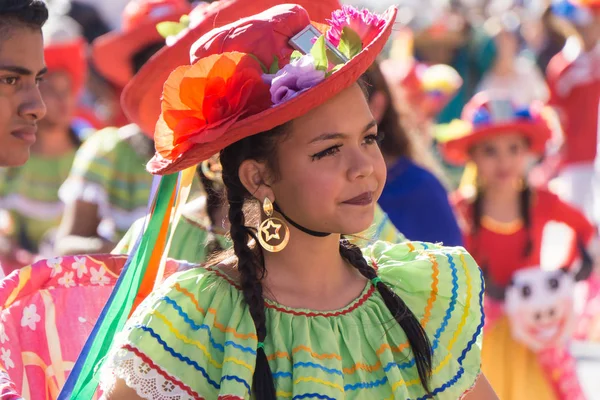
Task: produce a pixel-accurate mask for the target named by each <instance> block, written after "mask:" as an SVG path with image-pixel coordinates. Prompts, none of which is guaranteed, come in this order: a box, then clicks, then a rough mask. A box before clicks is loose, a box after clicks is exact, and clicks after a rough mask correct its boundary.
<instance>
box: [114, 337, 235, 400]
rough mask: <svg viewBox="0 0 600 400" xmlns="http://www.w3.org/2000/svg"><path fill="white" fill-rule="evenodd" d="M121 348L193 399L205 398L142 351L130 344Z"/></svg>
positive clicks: (200, 399)
mask: <svg viewBox="0 0 600 400" xmlns="http://www.w3.org/2000/svg"><path fill="white" fill-rule="evenodd" d="M123 348H124V349H125V350H128V351H130V352H132V353H133V354H135V355H136V356H138V357H139V358H141V359H142V361H144V362H145V363H146V364H148V365H149V366H150V367H151V368H152V369H153V370H155V371H156V372H158V373H159V374H160V376H162V377H163V378H165V379H166V380H168V381H169V382H172V383H173V384H175V385H176V386H178V387H179V388H181V389H183V390H185V392H186V393H187V394H189V395H190V396H191V397H192V398H193V399H194V400H206V399H205V398H204V397H200V396H199V395H198V394H197V393H196V392H194V391H193V390H192V389H191V388H190V387H189V386H187V385H185V384H184V383H183V382H180V381H178V380H177V379H175V378H173V377H172V376H170V375H169V374H167V373H166V372H165V371H163V370H162V369H161V368H160V367H159V366H158V365H156V364H154V362H152V360H151V359H150V358H149V357H148V356H146V355H145V354H144V353H142V352H141V351H139V350H138V349H136V348H135V347H133V346H130V345H125V346H123ZM238 398H239V397H230V399H238ZM219 399H221V397H219Z"/></svg>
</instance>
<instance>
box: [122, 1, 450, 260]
mask: <svg viewBox="0 0 600 400" xmlns="http://www.w3.org/2000/svg"><path fill="white" fill-rule="evenodd" d="M281 3H282V1H281V0H262V1H257V2H244V1H241V2H240V1H230V2H223V3H215V4H214V5H209V4H205V3H202V4H199V5H197V6H196V7H195V8H194V9H193V10H192V11H191V12H190V14H189V16H188V18H187V19H188V20H189V22H188V23H187V24H186V23H184V22H183V21H184V20H185V19H183V20H182V22H180V23H179V24H175V23H167V24H168V25H167V24H163V25H162V26H161V25H159V26H158V28H159V30H160V31H162V32H164V33H165V35H164V36H165V39H166V41H167V43H168V46H167V47H165V48H163V49H162V50H161V51H159V52H158V53H157V54H156V55H155V56H154V57H152V60H150V61H149V62H148V63H147V64H146V65H145V66H144V67H143V68H142V69H141V70H140V72H139V73H138V74H136V75H135V77H134V78H133V79H132V81H131V82H130V84H129V85H128V86H127V87H126V88H125V90H124V92H123V108H124V110H125V112H126V113H127V115H129V117H130V118H131V120H132V121H133V122H134V123H136V124H138V125H139V126H141V127H143V128H144V129H145V130H150V129H154V128H153V127H154V125H155V124H156V119H158V115H160V99H159V96H157V95H156V92H160V91H162V85H163V83H164V81H165V80H166V79H167V78H168V77H169V73H170V71H172V70H174V69H176V68H177V67H178V66H180V65H182V64H185V63H187V61H188V59H189V47H190V45H191V44H192V43H193V42H194V41H195V39H196V38H198V37H200V36H202V35H203V34H205V33H207V32H208V31H209V30H210V29H212V28H213V27H215V26H220V25H223V24H224V22H223V21H233V20H236V19H239V18H240V17H242V16H248V15H253V14H256V13H258V12H260V11H264V10H266V9H268V8H269V7H271V6H274V5H278V4H281ZM299 4H300V5H302V6H303V7H305V9H306V10H307V12H308V13H309V14H310V15H311V18H312V20H313V21H315V22H325V20H326V19H327V18H329V17H330V16H331V13H332V12H333V11H335V10H337V9H338V8H340V4H339V2H338V1H337V0H327V1H323V0H317V1H316V0H302V1H299ZM165 28H170V29H165ZM153 94H154V96H153ZM153 115H155V117H154V118H153V117H152V116H153ZM388 120H389V118H388ZM387 125H389V123H388V124H387ZM220 170H221V166H220V163H219V158H218V155H215V156H214V157H211V159H209V160H205V161H204V162H203V163H202V164H201V166H200V167H198V175H199V177H200V180H201V181H202V183H203V186H204V191H205V193H206V195H205V196H201V197H200V198H198V199H196V200H194V201H192V202H191V203H189V204H186V205H185V207H184V209H183V212H182V215H181V219H180V221H179V224H178V225H177V227H176V230H175V234H174V236H173V244H172V246H171V247H170V249H169V254H168V255H169V257H170V258H173V259H175V260H186V261H189V262H193V263H198V264H202V263H204V262H205V261H206V260H207V259H208V257H209V256H210V254H211V253H212V250H213V249H221V250H222V249H225V248H229V247H230V245H231V242H229V241H228V240H226V239H225V238H224V237H223V235H224V234H225V233H226V232H225V229H226V228H228V226H229V223H228V222H227V220H226V217H227V205H226V204H222V199H223V198H224V197H223V196H224V193H223V181H222V178H221V176H220V175H221V173H220ZM144 220H145V218H141V219H139V220H137V221H136V222H135V223H134V224H133V225H132V227H131V229H130V230H129V231H128V232H127V233H126V234H125V236H124V237H123V239H122V240H121V241H120V242H119V244H118V245H117V247H116V248H115V249H114V250H113V251H112V253H113V254H129V253H130V252H131V251H132V250H133V248H134V246H135V243H136V241H137V239H138V237H139V235H140V233H141V232H142V230H143V226H144ZM457 229H458V228H457ZM377 239H381V240H385V241H388V242H392V243H400V242H402V241H404V240H406V238H405V237H404V235H402V234H401V233H400V232H398V231H397V229H396V228H395V227H394V225H393V224H392V223H391V222H390V219H389V218H388V216H387V214H386V213H385V212H383V210H381V208H379V207H377V209H376V211H375V219H374V222H373V224H372V226H371V227H369V229H368V230H367V231H366V232H362V233H360V234H358V235H356V237H353V238H352V240H353V241H354V242H355V243H370V242H372V241H375V240H377ZM432 241H435V240H432Z"/></svg>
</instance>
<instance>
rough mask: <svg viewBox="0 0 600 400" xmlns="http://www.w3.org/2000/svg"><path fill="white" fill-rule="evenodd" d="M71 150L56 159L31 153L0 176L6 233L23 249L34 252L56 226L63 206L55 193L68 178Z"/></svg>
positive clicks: (0, 197)
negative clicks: (8, 222) (23, 163)
mask: <svg viewBox="0 0 600 400" xmlns="http://www.w3.org/2000/svg"><path fill="white" fill-rule="evenodd" d="M74 158H75V150H72V151H69V152H67V153H65V154H63V155H61V156H59V157H44V156H41V155H37V154H31V157H30V158H29V161H27V163H26V164H25V165H23V166H22V167H17V168H6V169H4V171H3V173H2V174H1V176H0V209H3V210H6V211H8V213H9V215H10V224H9V225H10V227H9V228H8V230H9V232H7V233H8V234H9V235H10V236H11V237H12V238H14V239H15V241H16V242H17V243H18V244H19V245H20V246H21V247H22V248H24V249H26V250H29V251H31V252H34V253H37V252H38V250H39V245H40V242H41V241H42V239H44V236H45V235H46V234H47V233H49V231H51V230H52V229H53V228H56V227H58V225H59V224H60V220H61V217H62V214H63V210H64V204H63V203H62V202H61V201H60V199H59V197H58V190H59V188H60V186H61V185H62V184H63V182H64V181H65V180H66V179H67V177H68V176H69V171H70V170H71V165H72V164H73V159H74Z"/></svg>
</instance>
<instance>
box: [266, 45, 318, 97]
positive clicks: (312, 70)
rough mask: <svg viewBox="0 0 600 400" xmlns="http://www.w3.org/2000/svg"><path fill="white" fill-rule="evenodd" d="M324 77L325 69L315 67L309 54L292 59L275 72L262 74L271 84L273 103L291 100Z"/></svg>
mask: <svg viewBox="0 0 600 400" xmlns="http://www.w3.org/2000/svg"><path fill="white" fill-rule="evenodd" d="M324 79H325V71H321V70H318V69H317V68H316V67H315V60H314V58H313V57H312V56H311V55H310V54H308V55H305V56H302V57H300V58H298V59H296V60H293V61H292V62H290V63H289V64H288V65H286V66H285V67H283V68H282V69H280V70H279V72H277V73H276V74H264V75H263V80H264V81H265V82H266V83H268V84H270V85H271V101H272V102H273V105H278V104H281V103H284V102H286V101H288V100H291V99H292V98H294V97H295V96H297V95H298V94H299V93H301V92H303V91H305V90H307V89H310V88H311V87H313V86H315V85H317V84H318V83H319V82H321V81H322V80H324Z"/></svg>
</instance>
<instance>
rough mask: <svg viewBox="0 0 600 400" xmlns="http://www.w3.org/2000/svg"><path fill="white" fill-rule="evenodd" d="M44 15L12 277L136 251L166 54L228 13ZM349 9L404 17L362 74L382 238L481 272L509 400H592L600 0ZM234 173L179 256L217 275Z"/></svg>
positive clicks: (176, 4)
mask: <svg viewBox="0 0 600 400" xmlns="http://www.w3.org/2000/svg"><path fill="white" fill-rule="evenodd" d="M0 1H4V0H0ZM221 1H230V0H221ZM248 1H251V0H248ZM47 3H48V6H49V10H50V16H49V19H48V22H47V23H46V24H45V25H44V26H43V35H44V56H45V63H46V65H47V68H48V73H47V75H46V77H45V78H44V80H43V81H42V82H41V83H40V86H39V87H40V92H41V95H42V98H43V101H44V103H45V104H46V107H47V112H46V116H45V118H43V119H42V120H41V121H40V122H39V131H38V138H37V142H36V143H35V144H34V145H33V146H32V148H31V157H30V159H29V161H28V162H27V163H26V164H25V165H23V166H15V167H1V168H0V275H2V276H4V275H6V276H8V275H9V274H11V273H13V271H15V272H14V273H13V276H14V275H15V274H17V273H18V271H19V270H22V269H23V268H25V267H26V266H28V265H30V264H32V263H34V262H35V261H36V260H39V259H46V258H52V257H57V256H69V255H80V254H100V253H111V252H113V254H127V253H129V252H130V251H131V250H132V249H133V248H135V246H136V241H137V238H138V237H139V233H140V232H141V231H142V230H143V229H144V227H143V225H144V216H145V215H146V213H147V210H148V198H149V196H150V193H151V192H152V191H153V190H155V189H156V188H154V189H153V179H152V176H151V175H150V174H148V173H147V172H146V170H145V164H146V163H147V161H148V160H149V159H150V158H151V156H152V155H153V154H154V149H155V146H154V141H153V133H154V126H155V123H156V120H157V116H158V113H159V112H160V92H161V90H162V84H163V82H164V81H165V79H166V78H167V77H168V74H169V73H170V71H171V70H172V69H174V66H172V65H171V64H170V63H169V58H170V57H171V60H178V59H179V58H178V57H181V55H180V54H179V55H178V54H177V50H176V49H175V48H173V49H170V48H169V47H170V45H171V44H172V43H173V42H172V41H173V40H174V38H175V37H177V35H178V34H179V32H180V31H182V30H183V29H185V28H187V27H188V26H193V24H194V18H201V16H202V12H203V11H202V9H206V8H209V7H212V6H214V4H215V3H216V2H213V3H212V4H208V3H204V2H189V3H188V2H186V1H185V0H131V2H129V0H110V1H95V0H47ZM347 3H348V4H352V5H355V6H362V7H369V8H370V9H372V10H375V11H383V10H385V9H386V8H387V7H389V6H390V5H396V6H397V7H398V9H399V12H398V19H397V21H396V24H395V27H394V33H393V38H392V39H391V40H390V42H389V43H388V45H387V47H386V50H385V54H384V55H382V57H381V58H380V60H379V61H378V63H376V64H374V65H373V66H372V67H371V68H370V69H369V71H368V73H367V74H366V77H365V81H366V90H367V92H368V97H369V105H370V108H371V111H372V113H373V116H374V117H375V119H376V120H377V121H378V122H379V128H380V130H381V131H383V132H384V133H385V137H384V138H383V139H382V141H381V144H380V146H381V151H382V153H383V155H384V159H385V162H386V165H387V169H388V177H387V183H386V186H385V189H384V191H383V194H382V196H381V198H380V199H379V207H380V209H378V210H377V213H376V224H382V226H383V223H382V221H388V222H389V223H391V224H392V225H393V226H394V227H395V229H396V230H397V232H396V231H395V230H394V232H395V233H392V234H391V236H390V237H394V238H396V239H395V240H397V241H400V240H404V237H406V238H407V239H409V240H414V241H426V242H433V243H438V242H441V243H444V244H445V245H450V246H465V247H466V249H467V250H468V251H469V252H470V253H471V254H472V255H473V256H474V258H475V260H476V261H477V263H478V264H479V266H480V268H481V269H482V271H483V275H484V277H485V280H486V285H487V288H486V296H487V299H486V318H487V321H486V330H487V331H486V333H487V335H488V336H487V337H488V338H489V339H486V340H489V343H493V344H494V345H493V346H489V347H487V348H486V346H485V345H484V349H483V368H484V372H485V374H486V376H487V378H488V380H490V382H491V383H492V386H493V387H494V389H495V390H496V392H497V393H498V395H499V396H500V398H502V399H508V400H510V399H526V398H530V399H533V398H536V399H581V398H585V395H584V394H583V390H582V389H581V388H580V387H579V384H578V383H577V382H576V380H577V377H576V373H575V371H574V368H575V367H574V360H573V356H572V355H571V354H569V352H568V350H566V349H567V347H568V346H567V345H566V344H565V343H567V341H570V340H571V339H575V340H577V341H584V342H586V343H596V344H600V300H599V299H600V279H599V278H598V273H600V270H598V268H597V266H598V265H599V264H598V261H597V260H600V258H599V257H600V252H599V250H600V247H599V246H598V240H597V238H598V231H597V227H598V224H600V156H599V155H598V150H597V149H598V136H599V135H600V118H599V115H600V11H599V10H598V8H599V3H598V2H596V3H594V1H593V0H589V1H586V0H579V1H577V0H552V1H550V0H489V1H488V0H395V1H394V0H352V1H348V2H347ZM198 9H200V11H198ZM192 10H193V11H192ZM190 12H191V14H190ZM188 14H189V16H188V17H182V16H185V15H188ZM165 38H166V39H165ZM170 41H171V42H170ZM173 47H175V46H173ZM171 50H172V52H171V53H168V52H167V51H171ZM163 53H164V54H163ZM187 56H188V54H187V52H186V51H184V52H183V57H184V59H185V58H186V57H187ZM523 139H524V140H523ZM219 174H220V165H219V162H218V159H213V160H209V161H207V162H203V163H202V164H201V165H200V166H199V167H198V171H197V175H196V176H195V177H194V182H193V183H192V185H191V195H190V198H191V199H192V200H191V201H190V202H189V203H188V204H187V205H186V206H185V209H184V211H183V216H182V219H181V222H180V224H179V225H178V227H177V233H176V235H177V236H176V237H177V238H178V239H176V240H173V246H172V247H171V249H170V253H169V256H170V257H172V258H176V259H185V260H187V261H190V262H196V263H201V262H204V261H206V259H207V258H208V257H209V255H210V254H211V253H212V252H213V251H214V250H216V249H223V248H226V247H228V246H229V245H230V244H229V239H228V238H227V230H228V222H227V220H226V216H227V210H226V209H225V206H223V205H222V202H221V199H222V196H223V183H222V181H219ZM377 218H379V222H378V220H377ZM398 232H399V233H398ZM380 237H381V236H380ZM400 237H402V239H399V238H400ZM190 243H193V245H190ZM532 270H534V272H535V271H538V272H540V274H536V273H534V272H532ZM556 271H563V272H564V274H563V275H560V276H559V277H556V276H555V275H551V274H552V273H555V272H556ZM97 279H100V280H102V279H103V278H102V277H97ZM107 279H108V278H107ZM569 280H572V281H573V282H570V283H569ZM565 281H567V283H565ZM106 282H107V283H108V280H107V281H106ZM548 282H550V283H548ZM548 285H549V287H550V289H549V291H548V292H544V290H545V289H544V290H541V289H540V290H541V292H540V291H539V290H538V289H539V288H540V287H542V289H543V288H545V287H546V286H548ZM559 285H564V286H565V287H569V285H572V286H573V288H571V289H568V290H567V289H565V290H567V291H566V292H563V291H561V290H558V289H557V288H558V286H559ZM1 287H2V286H1V285H0V288H1ZM561 287H563V286H561ZM546 289H547V288H546ZM3 297H4V296H0V300H1V299H2V298H3ZM532 299H534V300H532ZM565 299H567V300H565ZM565 302H568V303H569V304H570V303H571V302H572V303H574V306H573V310H572V312H571V311H570V310H563V309H562V308H561V307H563V306H564V304H565ZM2 307H3V305H2V304H0V310H2ZM546 313H547V316H546ZM561 318H562V319H561ZM565 321H568V322H565ZM567 325H568V328H567V327H566V326H567ZM540 326H543V327H542V328H540ZM532 327H534V328H535V329H533V328H532ZM530 328H531V329H530ZM536 329H537V330H536ZM554 330H556V332H555V331H554ZM557 332H558V333H557ZM548 335H549V336H550V339H548ZM567 336H568V339H567V338H566V337H567ZM1 338H2V335H1V332H0V339H1ZM544 340H549V343H550V342H551V345H550V344H549V345H548V346H546V345H543V344H542V345H540V343H544ZM2 343H4V340H2ZM484 343H485V342H484ZM515 343H516V344H515ZM540 346H541V349H542V350H540ZM509 348H510V351H507V349H509ZM507 357H511V361H510V362H509V361H506V360H504V358H507ZM499 360H504V361H502V362H500V361H499ZM559 367H562V369H561V368H559ZM508 370H510V372H508ZM9 372H10V371H9ZM565 382H568V384H566V383H565ZM561 385H562V386H561ZM524 388H527V389H524ZM524 393H525V394H524ZM527 393H536V395H534V397H528V396H529V395H527ZM578 396H579V397H578Z"/></svg>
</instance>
